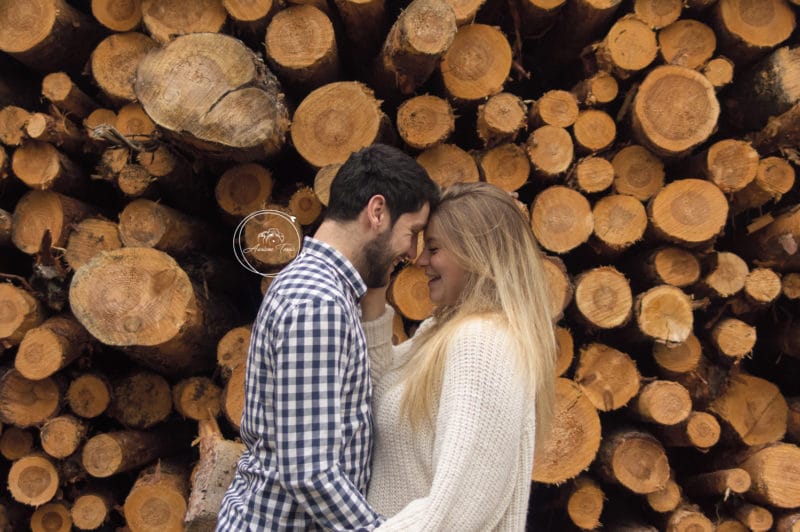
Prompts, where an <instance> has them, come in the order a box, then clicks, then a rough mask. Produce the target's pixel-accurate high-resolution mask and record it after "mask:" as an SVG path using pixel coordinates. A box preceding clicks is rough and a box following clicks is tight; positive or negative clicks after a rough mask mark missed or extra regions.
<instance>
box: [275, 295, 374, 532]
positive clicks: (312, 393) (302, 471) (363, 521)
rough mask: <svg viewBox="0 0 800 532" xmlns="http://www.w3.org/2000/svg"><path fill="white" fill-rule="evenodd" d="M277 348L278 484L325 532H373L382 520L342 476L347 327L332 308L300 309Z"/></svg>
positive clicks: (286, 322) (290, 316)
mask: <svg viewBox="0 0 800 532" xmlns="http://www.w3.org/2000/svg"><path fill="white" fill-rule="evenodd" d="M281 327H282V334H280V335H279V336H278V337H277V338H276V340H277V345H276V346H275V388H274V396H273V401H274V405H275V429H276V445H277V448H276V450H275V452H276V457H277V460H278V466H279V472H280V482H281V485H283V486H284V488H285V489H286V490H287V491H288V492H289V493H290V494H291V495H292V496H293V497H294V498H295V500H296V501H297V502H298V503H299V504H300V505H302V507H303V509H304V510H305V511H306V513H308V515H310V516H312V517H313V518H314V520H315V521H316V522H317V523H319V524H320V525H322V526H323V527H325V528H326V529H328V530H370V529H373V528H374V527H375V526H377V525H378V524H379V523H380V522H381V519H380V516H379V515H378V514H377V513H375V512H374V511H373V510H372V508H371V507H370V506H369V505H368V504H367V501H366V498H365V497H364V496H363V495H362V493H361V492H360V491H359V490H358V489H357V488H356V486H355V485H354V484H353V483H352V482H351V480H350V479H349V478H348V476H347V475H346V474H344V473H343V471H342V469H341V464H340V460H339V457H340V456H341V450H342V404H341V403H342V388H343V385H344V384H343V383H344V378H345V373H346V371H347V363H348V345H349V340H348V337H349V335H350V331H348V327H349V324H348V323H347V320H346V315H345V312H344V310H343V309H342V308H341V306H340V305H338V304H337V303H335V302H331V301H310V302H307V303H303V304H300V305H297V306H295V307H294V308H293V309H292V310H291V311H290V312H288V313H287V315H286V316H285V317H284V318H283V320H282V322H281Z"/></svg>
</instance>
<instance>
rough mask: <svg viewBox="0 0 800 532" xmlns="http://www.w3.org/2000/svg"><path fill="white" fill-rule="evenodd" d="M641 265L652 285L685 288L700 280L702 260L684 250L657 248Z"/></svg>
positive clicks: (672, 247) (670, 247) (669, 247)
mask: <svg viewBox="0 0 800 532" xmlns="http://www.w3.org/2000/svg"><path fill="white" fill-rule="evenodd" d="M641 264H642V266H643V270H644V271H643V274H644V276H645V278H646V279H647V280H648V281H649V282H650V283H652V284H671V285H673V286H677V287H679V288H684V287H687V286H691V285H693V284H695V283H696V282H697V281H698V279H700V272H701V268H700V260H699V259H698V258H697V257H696V256H695V255H694V254H693V253H691V252H690V251H688V250H685V249H683V248H679V247H675V246H664V247H659V248H656V249H655V250H653V251H651V252H649V253H648V254H647V256H646V257H645V258H644V260H643V261H642V262H641Z"/></svg>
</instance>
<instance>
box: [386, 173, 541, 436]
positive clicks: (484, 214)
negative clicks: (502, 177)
mask: <svg viewBox="0 0 800 532" xmlns="http://www.w3.org/2000/svg"><path fill="white" fill-rule="evenodd" d="M431 221H433V222H435V223H436V226H437V229H438V232H439V234H440V239H439V241H440V246H441V247H443V248H446V249H447V250H448V251H449V252H450V253H451V254H452V255H453V257H454V258H455V260H456V261H457V262H458V264H459V266H461V267H462V268H463V269H464V270H466V271H467V280H466V285H465V287H464V290H463V291H462V293H461V295H460V297H459V300H458V302H457V303H456V304H455V305H450V306H444V305H443V306H439V307H437V308H436V309H435V310H434V318H435V319H434V322H433V325H432V326H430V327H428V328H427V329H425V330H424V331H421V332H420V333H419V334H418V335H417V336H416V337H415V338H414V340H413V342H412V346H411V349H412V354H411V356H410V357H409V359H408V363H407V365H406V368H405V371H406V372H407V373H406V388H405V391H404V393H403V401H402V407H401V408H402V411H403V413H404V414H405V415H406V416H407V417H408V419H409V421H410V422H411V425H412V427H414V428H416V427H419V424H420V422H421V421H422V420H423V419H425V418H426V417H427V418H430V416H431V414H432V411H431V405H432V403H433V400H432V399H433V398H434V397H437V396H438V394H439V392H440V389H441V379H442V375H443V371H444V362H445V356H446V352H447V348H448V346H449V343H450V341H451V340H452V339H453V337H454V336H455V335H456V334H457V331H458V328H459V327H460V326H462V325H463V324H464V323H465V322H466V321H467V320H469V319H471V318H475V317H489V318H491V319H493V320H494V321H496V322H498V323H499V324H500V326H501V327H504V328H506V329H507V330H508V332H509V334H510V336H511V337H512V338H513V339H514V342H515V344H516V346H515V347H516V349H515V350H514V354H515V355H517V356H518V357H519V363H520V366H521V368H522V369H523V371H524V372H525V373H526V374H527V377H528V379H529V382H530V383H531V390H532V392H533V394H534V399H535V405H536V426H537V430H536V435H537V437H536V439H537V442H539V441H541V437H542V436H543V435H544V434H546V433H547V432H548V428H549V426H550V422H551V419H552V415H553V403H554V402H555V399H554V388H555V379H554V368H555V359H556V341H555V333H554V326H553V321H552V315H551V311H550V308H551V307H550V300H549V292H548V286H547V278H546V275H545V270H544V266H543V264H542V257H541V252H540V251H539V246H538V245H537V243H536V240H535V238H534V236H533V232H532V231H531V228H530V224H529V222H528V220H527V219H526V218H525V216H524V215H523V212H522V211H521V209H520V208H519V207H518V205H517V204H516V202H515V201H514V199H513V198H512V197H511V196H510V195H509V194H508V193H507V192H505V191H503V190H501V189H499V188H497V187H495V186H493V185H489V184H487V183H462V184H454V185H450V186H449V187H448V188H447V189H446V190H445V191H444V193H443V194H442V200H441V203H440V204H439V205H438V207H437V208H436V210H435V211H434V212H433V213H432V214H431Z"/></svg>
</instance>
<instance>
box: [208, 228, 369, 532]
mask: <svg viewBox="0 0 800 532" xmlns="http://www.w3.org/2000/svg"><path fill="white" fill-rule="evenodd" d="M365 292H366V285H365V284H364V281H363V280H362V279H361V276H360V275H359V274H358V272H357V271H356V269H355V268H354V267H353V265H352V264H351V263H350V262H349V261H348V260H347V259H346V258H345V257H344V256H343V255H341V254H340V253H339V252H337V251H336V250H334V249H333V248H332V247H330V246H328V245H327V244H324V243H323V242H320V241H318V240H314V239H313V238H308V237H306V239H305V242H304V244H303V251H302V253H301V255H300V256H299V257H298V258H297V259H296V260H295V261H294V262H293V263H292V264H290V265H289V266H287V267H286V268H285V269H284V270H283V271H282V272H281V274H280V275H279V276H278V277H277V279H276V280H275V281H274V282H273V284H272V286H270V289H269V292H268V293H267V295H266V297H265V298H264V301H263V302H262V304H261V308H260V309H259V312H258V317H257V318H256V322H255V325H254V327H253V334H252V337H251V340H250V352H249V354H248V359H247V380H246V393H245V397H246V401H245V407H244V414H243V416H242V429H241V434H242V440H243V442H244V443H245V445H246V446H247V449H246V451H245V453H244V455H243V456H242V458H241V459H240V460H239V463H238V466H237V471H236V475H235V477H234V479H233V482H232V483H231V486H230V487H229V488H228V491H227V493H226V494H225V498H224V499H223V501H222V508H221V510H220V514H219V520H218V524H217V530H218V531H230V530H251V531H256V530H257V531H264V530H323V529H327V530H371V529H373V528H375V527H376V526H377V525H378V524H380V522H382V520H383V519H382V518H381V517H380V516H379V515H378V514H377V513H375V512H374V511H373V510H372V509H371V508H370V507H369V505H368V504H367V502H366V498H365V497H364V493H366V489H367V483H368V482H369V477H370V459H371V454H372V436H373V434H372V431H373V428H372V414H371V411H370V399H371V394H372V386H371V383H370V380H369V358H368V356H367V345H366V340H365V337H364V331H363V328H362V326H361V319H360V310H359V306H358V300H359V299H360V298H361V297H362V296H363V295H364V293H365Z"/></svg>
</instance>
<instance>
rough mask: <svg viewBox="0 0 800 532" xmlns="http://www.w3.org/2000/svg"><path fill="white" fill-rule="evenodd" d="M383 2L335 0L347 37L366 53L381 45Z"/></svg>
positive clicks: (383, 23) (384, 17)
mask: <svg viewBox="0 0 800 532" xmlns="http://www.w3.org/2000/svg"><path fill="white" fill-rule="evenodd" d="M385 4H386V3H385V1H384V0H336V8H337V11H338V12H339V16H341V18H342V23H343V25H344V31H345V34H346V35H347V38H348V39H349V40H350V42H351V43H353V44H357V45H358V47H360V48H363V49H364V50H365V51H367V55H372V54H371V53H370V52H374V51H375V50H377V49H378V47H379V46H380V45H381V41H382V39H383V30H384V28H385V25H386V5H385ZM229 11H230V10H229Z"/></svg>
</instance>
